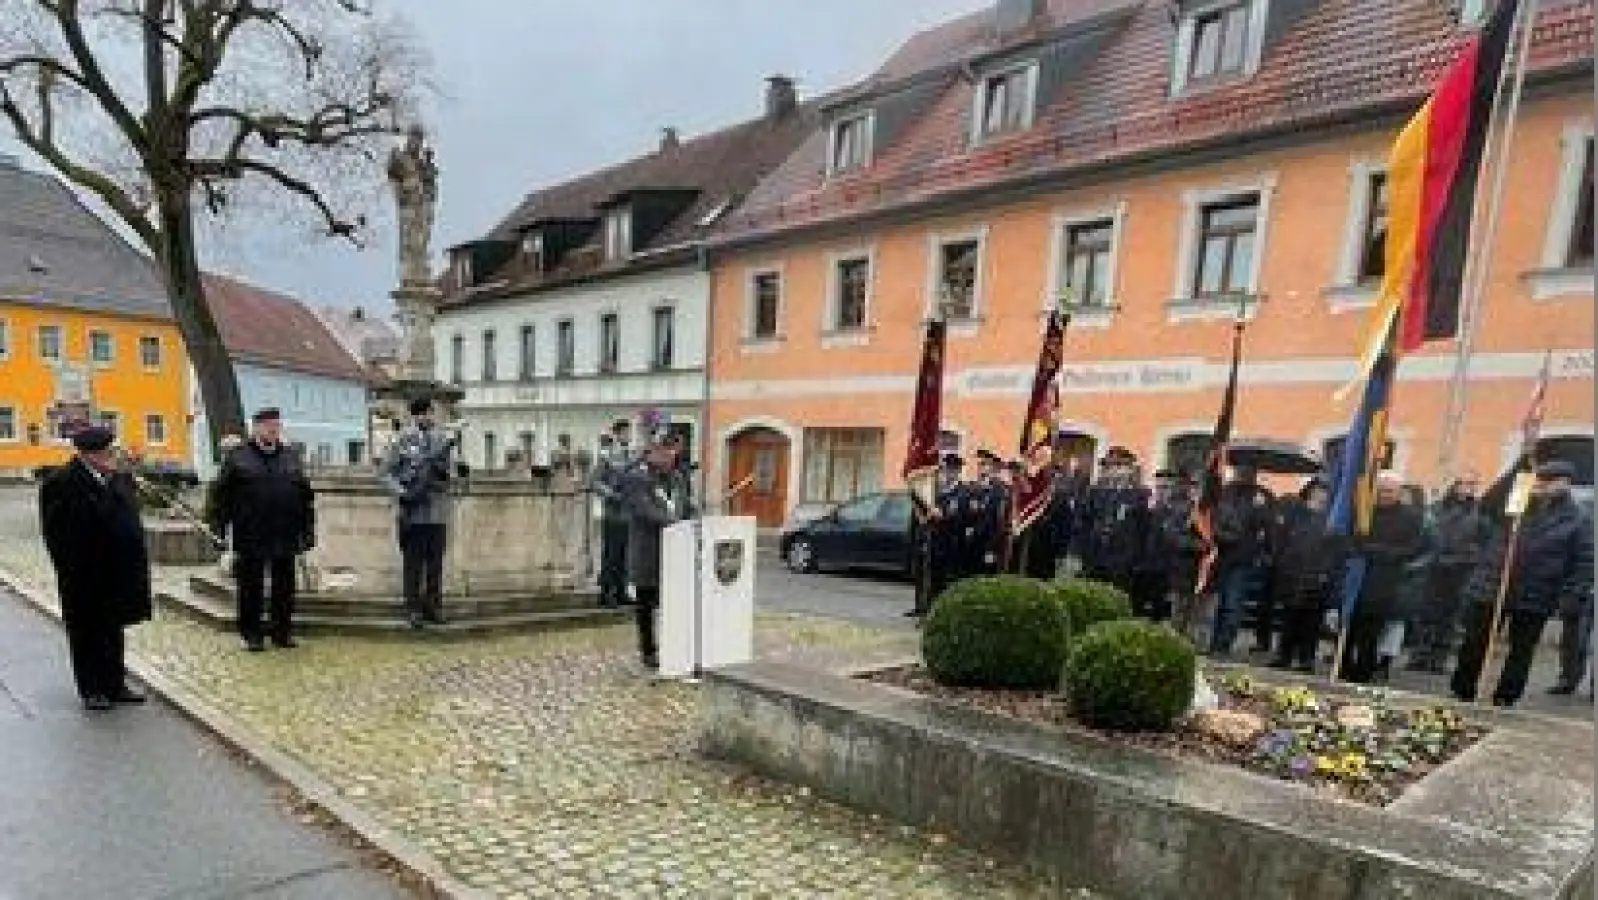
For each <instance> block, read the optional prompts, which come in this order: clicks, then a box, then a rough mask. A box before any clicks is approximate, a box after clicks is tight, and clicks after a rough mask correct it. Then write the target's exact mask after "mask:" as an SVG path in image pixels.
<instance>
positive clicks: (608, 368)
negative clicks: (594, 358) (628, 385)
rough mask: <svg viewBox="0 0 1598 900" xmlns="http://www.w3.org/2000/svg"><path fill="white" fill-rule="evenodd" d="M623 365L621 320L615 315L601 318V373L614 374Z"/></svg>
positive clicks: (608, 314)
mask: <svg viewBox="0 0 1598 900" xmlns="http://www.w3.org/2000/svg"><path fill="white" fill-rule="evenodd" d="M620 365H621V319H620V318H619V317H618V316H617V315H616V314H615V313H605V314H604V315H601V316H600V317H599V371H601V372H614V371H616V368H617V367H618V366H620Z"/></svg>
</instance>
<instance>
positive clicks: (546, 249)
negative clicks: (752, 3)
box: [433, 77, 816, 469]
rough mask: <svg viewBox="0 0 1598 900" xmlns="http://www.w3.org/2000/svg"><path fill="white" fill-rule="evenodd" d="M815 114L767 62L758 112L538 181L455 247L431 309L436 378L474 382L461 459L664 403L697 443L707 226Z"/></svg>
mask: <svg viewBox="0 0 1598 900" xmlns="http://www.w3.org/2000/svg"><path fill="white" fill-rule="evenodd" d="M815 127H816V120H815V119H814V115H813V111H812V109H811V107H810V106H808V105H806V106H801V105H799V104H798V102H797V98H796V96H795V93H794V87H793V83H792V82H791V81H790V80H788V79H786V78H780V77H778V78H772V79H770V80H769V82H768V85H767V90H766V111H765V114H764V115H763V116H761V117H760V118H758V119H754V120H752V121H748V122H744V123H742V124H740V125H736V126H733V127H731V128H727V129H724V130H722V131H717V132H713V133H711V134H707V135H703V136H701V137H697V138H693V139H690V140H679V139H678V137H677V134H676V132H675V131H674V130H672V129H666V131H665V133H664V136H663V137H662V139H661V142H660V145H659V147H658V149H657V150H656V151H655V152H653V153H650V154H648V155H646V156H642V157H638V158H636V159H633V160H630V161H628V162H625V163H622V164H620V165H617V166H613V167H610V168H607V169H602V170H600V171H598V172H595V173H592V174H589V175H585V176H583V177H580V178H577V179H575V180H573V181H569V182H566V183H563V184H558V185H554V186H552V187H547V188H543V189H540V190H538V191H535V192H533V193H532V194H530V195H529V196H528V197H527V198H526V199H525V200H523V201H522V203H521V204H520V205H519V206H518V207H517V208H516V209H515V210H514V211H513V212H512V213H511V214H510V215H509V216H508V217H507V218H506V219H505V220H504V221H503V222H502V223H500V224H499V225H498V226H497V227H496V228H494V229H493V230H492V231H491V232H489V234H488V235H486V236H485V237H483V238H482V239H479V240H476V241H471V242H468V243H466V244H462V245H459V246H456V247H453V248H451V249H450V251H449V254H450V256H449V259H450V267H449V271H448V273H447V274H446V276H445V278H444V283H443V288H444V292H445V298H444V302H443V304H442V308H441V309H440V312H439V317H438V319H437V321H436V322H435V324H434V328H433V333H434V339H435V341H436V342H437V343H436V350H437V356H436V358H437V360H438V369H437V377H438V378H439V379H440V380H441V381H446V382H449V383H451V384H455V385H457V386H459V387H460V388H462V389H463V390H464V391H465V398H464V399H463V400H462V402H461V406H460V414H461V417H462V419H463V420H464V421H465V422H466V423H467V425H468V428H467V430H466V432H465V434H464V438H463V439H464V450H465V456H466V460H467V462H469V463H471V464H472V465H473V466H477V467H484V468H489V469H494V468H501V467H503V466H505V465H506V463H507V460H508V459H510V458H513V457H518V456H519V457H521V458H522V459H530V460H531V461H532V462H533V463H535V464H540V465H547V464H548V463H549V462H550V460H551V458H552V456H553V455H554V454H555V453H556V452H557V449H558V448H559V447H560V445H561V443H562V436H565V437H566V439H567V440H569V441H570V445H571V447H572V449H573V450H577V451H582V450H588V451H590V452H592V451H593V450H594V449H595V447H596V446H597V443H598V439H599V435H600V434H601V433H602V432H604V431H606V430H608V429H609V428H610V427H611V426H612V425H613V424H614V423H615V422H617V421H627V422H636V421H637V420H638V417H639V415H640V414H641V413H642V412H643V411H644V410H654V411H656V412H658V413H659V415H660V417H661V419H662V420H663V421H665V422H668V423H670V426H671V427H672V428H673V429H675V430H678V431H680V432H681V433H682V434H683V435H684V437H685V438H687V441H688V447H689V448H690V452H691V454H692V456H693V457H694V458H696V459H697V458H698V457H699V456H700V455H701V442H702V440H703V435H702V427H701V423H702V421H703V420H702V416H703V410H704V403H705V397H706V374H705V353H706V349H705V341H706V335H707V334H708V323H707V321H706V319H705V315H706V313H705V311H706V309H707V307H708V305H709V296H710V277H709V272H708V271H707V270H706V267H705V265H704V256H703V253H702V248H703V245H704V241H705V238H706V237H707V236H708V235H709V234H710V233H711V231H712V230H713V229H714V228H715V226H716V224H717V222H719V221H720V220H721V219H722V217H724V216H725V215H726V214H727V212H728V211H729V210H730V209H732V208H733V207H734V206H736V204H737V203H738V202H739V201H740V200H741V199H742V198H743V197H744V196H745V195H746V194H747V193H748V191H749V190H750V189H751V188H752V187H753V186H754V185H755V183H756V182H758V181H759V180H760V179H761V178H762V177H763V176H765V175H766V174H768V173H769V172H770V171H771V169H772V168H774V167H775V166H776V165H777V164H778V163H779V162H781V161H782V160H783V159H785V158H786V157H787V156H788V155H789V154H790V153H791V152H792V151H793V150H794V148H795V147H796V146H797V145H798V143H799V141H801V140H803V139H805V138H806V137H807V136H808V135H809V134H810V133H812V132H813V131H814V129H815Z"/></svg>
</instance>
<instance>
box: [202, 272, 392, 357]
mask: <svg viewBox="0 0 1598 900" xmlns="http://www.w3.org/2000/svg"><path fill="white" fill-rule="evenodd" d="M204 282H205V301H206V305H207V306H209V307H210V309H211V315H212V316H213V317H215V318H216V324H217V328H218V329H219V330H220V331H221V332H222V343H223V345H224V346H226V347H227V350H228V356H230V357H232V358H233V360H234V361H236V362H243V363H250V364H252V365H258V366H264V367H267V368H275V369H286V370H289V371H292V372H300V373H303V374H307V375H321V376H324V377H327V378H338V379H343V380H348V381H364V380H365V378H366V372H365V370H364V369H362V368H361V366H360V364H359V363H357V362H356V361H355V359H354V358H353V357H351V356H350V354H349V353H348V352H347V351H346V350H345V349H344V346H343V345H342V344H341V343H339V340H338V338H336V337H334V336H333V334H332V332H330V331H328V330H327V326H325V325H323V324H322V320H321V319H319V318H317V316H316V314H315V313H313V312H312V311H311V310H310V308H309V307H307V306H305V305H303V304H301V303H300V302H299V301H298V300H295V299H294V298H293V297H289V296H287V295H285V294H279V293H277V292H275V291H269V290H266V289H265V288H259V287H256V286H254V285H252V284H246V283H244V282H242V281H239V280H237V279H234V278H228V277H227V276H224V275H214V274H207V275H205V276H204Z"/></svg>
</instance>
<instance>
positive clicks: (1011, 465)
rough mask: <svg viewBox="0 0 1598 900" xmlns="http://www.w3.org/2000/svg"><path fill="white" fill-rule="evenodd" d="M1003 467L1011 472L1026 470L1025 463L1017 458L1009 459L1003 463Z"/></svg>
mask: <svg viewBox="0 0 1598 900" xmlns="http://www.w3.org/2000/svg"><path fill="white" fill-rule="evenodd" d="M1004 467H1005V468H1006V469H1009V470H1010V471H1012V472H1025V471H1026V464H1025V463H1023V462H1021V461H1020V460H1019V459H1012V460H1010V461H1009V462H1007V463H1005V464H1004Z"/></svg>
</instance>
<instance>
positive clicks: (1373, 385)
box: [1326, 347, 1398, 537]
mask: <svg viewBox="0 0 1598 900" xmlns="http://www.w3.org/2000/svg"><path fill="white" fill-rule="evenodd" d="M1397 373H1398V356H1397V354H1395V353H1394V352H1393V351H1392V349H1391V347H1389V348H1388V349H1387V350H1386V351H1385V352H1383V353H1382V354H1381V355H1380V356H1378V357H1377V358H1376V366H1375V367H1374V368H1373V369H1371V374H1370V377H1369V378H1368V379H1366V381H1365V396H1364V398H1363V399H1362V400H1361V401H1360V404H1359V412H1357V413H1356V414H1355V415H1354V422H1353V424H1351V425H1350V426H1349V428H1348V438H1347V439H1346V440H1345V441H1344V442H1343V456H1342V458H1341V459H1339V460H1338V462H1337V471H1336V472H1335V473H1334V474H1333V481H1332V505H1331V511H1330V513H1329V514H1328V516H1327V520H1326V531H1327V533H1328V534H1331V535H1334V536H1337V537H1356V536H1359V537H1363V536H1364V535H1367V534H1369V533H1370V527H1371V509H1372V508H1373V507H1374V506H1375V502H1376V474H1377V472H1378V471H1379V470H1380V469H1381V463H1382V456H1383V451H1384V448H1385V447H1386V446H1387V422H1388V415H1389V413H1390V411H1391V407H1392V401H1393V379H1394V377H1395V376H1396V375H1397Z"/></svg>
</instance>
